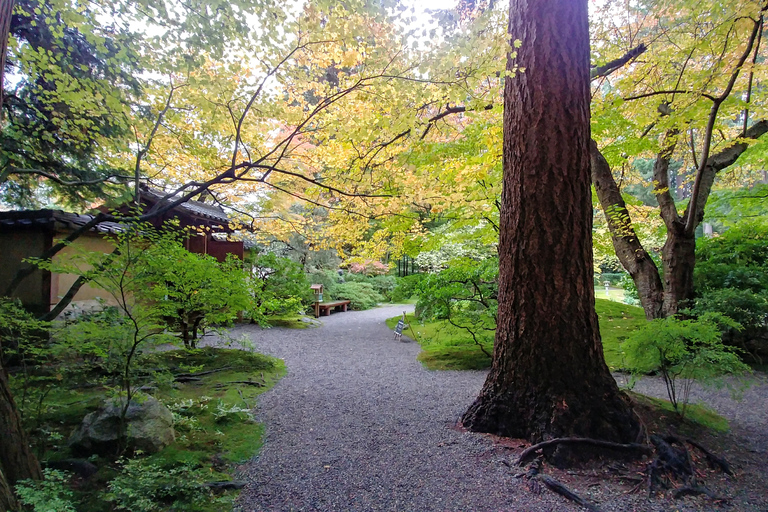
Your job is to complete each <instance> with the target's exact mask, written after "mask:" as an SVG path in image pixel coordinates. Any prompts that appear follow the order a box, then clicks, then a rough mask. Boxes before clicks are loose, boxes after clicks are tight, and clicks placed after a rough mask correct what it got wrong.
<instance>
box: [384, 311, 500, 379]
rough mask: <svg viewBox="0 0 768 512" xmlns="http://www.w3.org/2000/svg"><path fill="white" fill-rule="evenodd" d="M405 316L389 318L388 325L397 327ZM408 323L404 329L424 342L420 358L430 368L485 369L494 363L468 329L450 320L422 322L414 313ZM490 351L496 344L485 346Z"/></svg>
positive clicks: (420, 342) (406, 333) (408, 318)
mask: <svg viewBox="0 0 768 512" xmlns="http://www.w3.org/2000/svg"><path fill="white" fill-rule="evenodd" d="M401 318H402V317H399V316H398V317H394V318H390V319H388V320H387V321H386V323H387V327H389V328H390V329H393V330H394V328H395V326H396V325H397V322H398V320H400V319H401ZM406 322H407V323H408V325H409V327H407V328H406V329H405V330H404V331H403V335H404V336H408V337H409V338H413V339H415V340H416V341H417V342H419V344H420V345H421V348H422V352H421V353H420V354H419V356H418V359H419V361H421V363H422V364H423V365H424V366H425V367H426V368H427V369H429V370H482V369H485V368H488V367H490V366H491V358H490V357H488V356H487V355H486V354H484V353H483V351H482V350H481V349H480V347H479V346H478V345H476V344H475V343H474V341H473V340H472V338H471V337H469V338H468V337H467V333H466V331H463V330H461V329H457V328H456V327H454V326H452V325H450V324H448V323H447V322H443V321H438V322H425V323H420V322H419V321H418V320H417V319H416V317H414V315H412V314H411V315H407V316H406ZM483 348H485V350H486V351H487V352H488V353H491V352H492V351H493V345H492V344H490V343H488V344H485V345H484V346H483Z"/></svg>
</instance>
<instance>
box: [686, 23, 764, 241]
mask: <svg viewBox="0 0 768 512" xmlns="http://www.w3.org/2000/svg"><path fill="white" fill-rule="evenodd" d="M762 25H763V16H762V14H761V15H760V19H759V20H756V21H754V27H753V29H752V33H751V34H750V37H749V42H748V43H747V47H746V48H745V49H744V52H742V54H741V57H740V58H739V61H738V63H737V64H736V66H735V67H734V69H733V71H732V72H731V76H730V78H729V80H728V84H727V85H726V87H725V89H724V90H723V92H722V93H721V94H720V96H718V97H717V99H716V100H715V102H714V104H713V105H712V108H711V109H710V111H709V119H708V120H707V127H706V130H705V132H704V148H703V149H702V151H701V164H700V166H699V168H698V170H697V171H696V179H695V180H694V182H693V189H692V191H691V198H690V202H689V203H688V208H687V211H686V212H685V231H686V232H687V233H689V234H691V233H693V231H694V230H695V229H696V226H698V224H699V222H700V219H701V218H702V217H703V215H699V211H700V210H703V207H704V205H703V204H702V205H701V209H700V208H699V195H700V194H701V190H702V182H703V179H704V169H705V167H706V165H707V161H708V160H709V151H710V147H711V145H712V132H713V130H714V127H715V121H716V120H717V116H718V114H719V112H720V105H722V103H723V102H724V101H725V100H726V99H727V98H728V96H730V94H731V91H733V87H734V85H735V84H736V79H737V78H738V77H739V74H740V73H741V69H742V67H743V66H744V63H745V62H746V60H747V58H748V57H749V54H750V53H752V48H753V46H754V44H755V40H756V39H757V34H758V33H759V31H760V27H762ZM713 178H714V176H713ZM709 187H710V188H711V184H710V185H709Z"/></svg>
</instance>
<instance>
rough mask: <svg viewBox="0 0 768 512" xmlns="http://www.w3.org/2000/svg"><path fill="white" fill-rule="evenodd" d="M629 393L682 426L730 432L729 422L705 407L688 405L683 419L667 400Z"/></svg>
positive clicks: (640, 402) (638, 401)
mask: <svg viewBox="0 0 768 512" xmlns="http://www.w3.org/2000/svg"><path fill="white" fill-rule="evenodd" d="M628 393H629V395H630V396H631V397H632V399H633V400H634V401H635V402H636V403H639V404H641V405H644V406H646V407H651V408H654V409H656V411H657V413H661V414H662V415H667V417H674V420H675V421H677V422H680V423H681V424H682V426H688V427H698V428H705V429H708V430H712V431H715V432H719V433H725V432H728V431H729V430H730V426H729V425H728V420H727V419H725V418H724V417H722V416H720V415H719V414H717V412H715V411H714V410H712V409H710V408H709V407H707V406H705V405H702V404H688V405H687V406H686V408H685V417H684V418H681V417H680V415H679V414H678V413H676V412H675V410H674V408H673V407H672V404H671V403H670V402H669V401H667V400H662V399H660V398H653V397H649V396H645V395H641V394H639V393H634V392H631V391H629V392H628Z"/></svg>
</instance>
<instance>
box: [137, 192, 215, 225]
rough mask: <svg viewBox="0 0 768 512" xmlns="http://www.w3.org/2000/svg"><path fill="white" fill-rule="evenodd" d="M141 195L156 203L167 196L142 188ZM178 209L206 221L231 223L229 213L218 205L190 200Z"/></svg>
mask: <svg viewBox="0 0 768 512" xmlns="http://www.w3.org/2000/svg"><path fill="white" fill-rule="evenodd" d="M141 193H142V195H143V196H144V197H146V198H148V199H150V200H152V201H155V202H157V201H160V200H162V199H163V198H164V197H165V196H166V194H165V193H164V192H162V191H159V190H156V189H152V188H149V187H142V188H141ZM171 200H172V199H171ZM166 201H167V200H166ZM176 208H178V209H180V210H186V211H187V213H189V214H191V215H195V216H197V217H204V218H206V219H211V220H215V221H218V222H223V223H225V224H228V223H229V217H227V213H226V212H225V211H224V210H222V209H221V208H219V207H218V206H216V205H212V204H207V203H201V202H200V201H192V200H189V201H187V202H186V203H181V204H180V205H179V206H177V207H176Z"/></svg>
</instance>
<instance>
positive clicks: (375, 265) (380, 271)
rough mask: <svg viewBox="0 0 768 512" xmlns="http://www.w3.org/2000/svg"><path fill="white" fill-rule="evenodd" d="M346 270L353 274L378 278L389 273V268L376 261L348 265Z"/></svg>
mask: <svg viewBox="0 0 768 512" xmlns="http://www.w3.org/2000/svg"><path fill="white" fill-rule="evenodd" d="M348 270H349V271H350V272H351V273H353V274H363V275H366V276H380V275H384V274H386V273H387V272H389V266H387V265H385V264H384V263H382V262H380V261H377V260H364V261H362V262H354V263H350V265H349V267H348Z"/></svg>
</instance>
